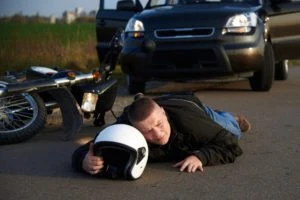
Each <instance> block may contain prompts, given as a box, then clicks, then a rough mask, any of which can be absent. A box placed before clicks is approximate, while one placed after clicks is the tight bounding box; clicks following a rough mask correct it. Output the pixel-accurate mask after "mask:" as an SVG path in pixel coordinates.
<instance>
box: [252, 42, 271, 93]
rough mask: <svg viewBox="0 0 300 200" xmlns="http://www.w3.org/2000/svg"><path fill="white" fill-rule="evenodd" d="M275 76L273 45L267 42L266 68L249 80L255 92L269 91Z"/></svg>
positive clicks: (265, 53) (265, 51) (265, 52)
mask: <svg viewBox="0 0 300 200" xmlns="http://www.w3.org/2000/svg"><path fill="white" fill-rule="evenodd" d="M274 74H275V61H274V53H273V48H272V45H271V44H270V43H269V42H267V43H266V44H265V50H264V66H263V68H262V69H261V70H259V71H257V72H255V73H254V75H253V76H252V77H250V78H249V82H250V86H251V88H252V90H253V91H269V90H270V89H271V87H272V84H273V81H274Z"/></svg>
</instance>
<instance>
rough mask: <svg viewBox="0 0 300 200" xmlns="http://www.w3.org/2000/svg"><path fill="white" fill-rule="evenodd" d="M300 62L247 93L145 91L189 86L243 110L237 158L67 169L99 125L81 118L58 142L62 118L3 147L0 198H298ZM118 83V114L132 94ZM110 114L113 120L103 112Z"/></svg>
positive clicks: (243, 89) (220, 88)
mask: <svg viewBox="0 0 300 200" xmlns="http://www.w3.org/2000/svg"><path fill="white" fill-rule="evenodd" d="M299 87H300V67H295V68H291V69H290V73H289V80H287V81H283V82H281V81H279V82H275V83H274V87H273V88H272V90H271V91H270V92H252V91H251V89H250V87H249V85H248V82H246V81H241V82H236V83H225V84H224V83H214V84H211V83H189V84H188V83H176V84H174V83H168V84H163V83H152V84H150V86H149V87H148V88H147V91H148V92H149V94H150V95H158V94H161V93H164V92H170V91H171V92H176V91H181V90H183V89H184V90H194V91H196V94H197V95H198V96H199V97H200V98H201V99H202V100H203V101H204V103H206V104H208V105H210V106H212V107H214V108H218V109H223V110H228V111H232V112H236V113H242V114H244V115H246V116H248V118H249V119H250V121H251V122H252V131H251V132H250V133H249V134H247V135H243V136H242V138H241V141H240V143H241V147H242V149H243V150H244V154H243V155H242V156H241V157H239V158H238V159H237V160H236V162H235V163H233V164H227V165H221V166H214V167H205V169H204V172H203V173H201V172H197V173H191V174H189V173H185V172H179V171H178V170H177V169H174V168H172V167H171V165H172V164H173V163H162V164H148V166H147V168H146V170H145V172H144V174H143V176H142V177H141V178H140V179H138V180H136V181H124V180H107V179H101V178H100V179H99V178H94V177H91V176H88V175H84V174H79V173H76V172H74V171H73V170H72V169H71V155H72V152H73V151H74V150H75V149H76V148H77V147H78V146H79V145H80V144H81V143H84V142H85V141H87V140H89V139H90V138H92V137H93V136H94V135H95V134H96V133H97V131H98V130H99V129H98V128H96V127H92V126H91V121H88V120H86V121H85V126H84V127H83V129H82V131H81V133H80V134H78V135H76V137H75V139H74V140H73V141H67V142H66V141H63V140H62V137H63V132H62V128H61V125H60V120H59V117H57V116H50V117H49V121H48V125H47V128H46V129H44V130H43V131H42V132H41V133H40V134H39V135H37V136H36V137H34V138H32V139H31V140H29V141H27V142H24V143H21V144H15V145H6V146H0V199H6V200H9V199H22V200H26V199H30V200H33V199H45V200H47V199H51V200H52V199H55V200H59V199H64V200H65V199H85V200H86V199H138V200H140V199H144V200H145V199H228V200H232V199H255V200H260V199H263V200H266V199H272V200H277V199H278V200H282V199H288V200H299V199H300V168H299V165H300V155H299V151H300V125H299V122H300V120H299V118H300V92H299ZM131 99H132V96H128V95H127V94H126V92H125V88H120V92H119V96H118V98H117V101H116V104H115V106H114V110H115V112H116V113H119V112H120V111H121V108H122V107H123V106H124V105H125V104H127V103H128V101H131ZM108 121H113V119H112V118H111V116H110V115H108Z"/></svg>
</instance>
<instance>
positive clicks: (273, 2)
mask: <svg viewBox="0 0 300 200" xmlns="http://www.w3.org/2000/svg"><path fill="white" fill-rule="evenodd" d="M266 11H267V13H268V16H269V21H268V24H269V28H270V33H271V39H272V44H273V48H274V53H275V58H276V61H282V60H284V59H299V58H300V0H270V4H269V5H268V7H267V9H266Z"/></svg>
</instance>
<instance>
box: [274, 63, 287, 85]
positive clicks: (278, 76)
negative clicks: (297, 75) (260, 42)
mask: <svg viewBox="0 0 300 200" xmlns="http://www.w3.org/2000/svg"><path fill="white" fill-rule="evenodd" d="M288 72H289V61H288V60H282V61H280V62H278V63H276V65H275V80H280V81H284V80H287V78H288Z"/></svg>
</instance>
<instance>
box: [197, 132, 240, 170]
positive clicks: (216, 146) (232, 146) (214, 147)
mask: <svg viewBox="0 0 300 200" xmlns="http://www.w3.org/2000/svg"><path fill="white" fill-rule="evenodd" d="M191 153H192V154H193V155H195V156H197V157H198V158H199V159H200V161H201V162H202V164H203V165H218V164H226V163H232V162H234V161H235V159H236V157H238V156H240V155H242V153H243V151H242V149H241V148H240V146H239V144H238V139H237V138H236V137H235V136H234V135H233V134H231V133H230V132H228V131H227V130H222V131H220V132H219V133H218V135H217V136H216V137H215V138H214V139H213V140H212V141H210V142H209V143H207V144H206V145H204V146H203V147H201V148H200V149H199V150H197V151H193V152H191Z"/></svg>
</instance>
